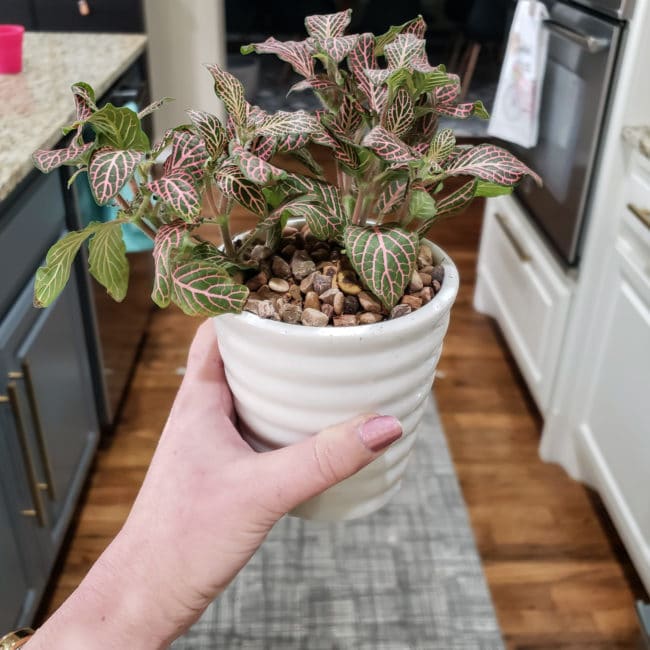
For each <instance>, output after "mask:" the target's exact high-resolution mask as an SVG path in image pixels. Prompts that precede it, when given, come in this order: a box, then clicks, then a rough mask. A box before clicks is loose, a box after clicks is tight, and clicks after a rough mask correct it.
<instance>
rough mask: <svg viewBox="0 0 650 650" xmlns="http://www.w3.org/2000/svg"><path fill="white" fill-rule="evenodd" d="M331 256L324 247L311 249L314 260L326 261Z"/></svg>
mask: <svg viewBox="0 0 650 650" xmlns="http://www.w3.org/2000/svg"><path fill="white" fill-rule="evenodd" d="M329 257H330V252H329V251H328V250H325V249H323V248H317V249H316V250H314V251H311V258H312V259H313V260H314V262H324V261H325V260H328V259H329Z"/></svg>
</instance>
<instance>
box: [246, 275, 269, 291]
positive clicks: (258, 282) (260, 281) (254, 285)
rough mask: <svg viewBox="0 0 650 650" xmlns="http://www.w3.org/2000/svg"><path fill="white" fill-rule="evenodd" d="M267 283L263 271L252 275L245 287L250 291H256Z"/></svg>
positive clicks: (266, 276)
mask: <svg viewBox="0 0 650 650" xmlns="http://www.w3.org/2000/svg"><path fill="white" fill-rule="evenodd" d="M268 281H269V277H268V275H266V273H264V271H260V272H259V273H258V274H257V275H254V276H253V277H252V278H251V279H250V280H249V281H248V282H247V283H246V286H247V287H248V288H249V289H250V290H251V291H257V290H258V289H259V288H260V287H261V286H263V285H265V284H266V283H267V282H268Z"/></svg>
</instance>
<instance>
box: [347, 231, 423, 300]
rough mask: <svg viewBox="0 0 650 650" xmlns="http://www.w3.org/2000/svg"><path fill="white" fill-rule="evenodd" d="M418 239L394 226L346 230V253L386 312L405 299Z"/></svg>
mask: <svg viewBox="0 0 650 650" xmlns="http://www.w3.org/2000/svg"><path fill="white" fill-rule="evenodd" d="M418 243H419V237H418V235H417V234H416V233H411V232H408V231H406V230H404V229H402V228H400V227H397V226H390V225H385V226H374V227H373V228H364V227H361V226H354V225H349V226H348V227H347V228H346V229H345V249H346V250H347V252H348V257H349V259H350V262H351V264H352V267H353V268H354V270H355V271H356V272H357V274H358V275H359V277H360V278H361V280H362V282H363V283H364V284H365V286H366V287H368V289H370V291H372V293H374V294H375V295H376V296H377V297H378V298H379V300H381V302H382V304H383V305H384V307H386V309H392V308H393V307H394V306H395V305H396V304H397V303H398V301H399V300H400V298H401V297H402V296H403V295H404V291H405V290H406V286H407V285H408V283H409V281H410V279H411V275H412V274H413V271H414V270H415V268H416V260H417V251H418Z"/></svg>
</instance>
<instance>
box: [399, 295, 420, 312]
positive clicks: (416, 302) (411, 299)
mask: <svg viewBox="0 0 650 650" xmlns="http://www.w3.org/2000/svg"><path fill="white" fill-rule="evenodd" d="M400 304H402V305H408V306H409V307H410V308H411V309H412V310H413V311H415V310H416V309H420V307H422V298H419V297H418V296H412V295H411V294H408V293H407V294H406V295H405V296H404V297H403V298H402V299H401V300H400Z"/></svg>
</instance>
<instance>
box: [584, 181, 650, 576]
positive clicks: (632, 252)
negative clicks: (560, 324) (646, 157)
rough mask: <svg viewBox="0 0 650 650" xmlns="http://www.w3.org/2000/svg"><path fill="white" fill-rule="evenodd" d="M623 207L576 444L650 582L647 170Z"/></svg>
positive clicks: (596, 316) (630, 188)
mask: <svg viewBox="0 0 650 650" xmlns="http://www.w3.org/2000/svg"><path fill="white" fill-rule="evenodd" d="M628 206H629V207H628ZM621 210H622V214H621V215H619V216H620V217H621V221H620V230H619V234H618V236H617V239H616V244H615V251H614V254H613V255H612V256H611V258H610V261H609V263H608V273H607V278H608V279H607V284H606V286H604V287H603V291H605V292H607V294H606V296H607V300H606V301H605V305H606V307H605V309H601V310H599V312H598V313H596V314H594V327H597V328H598V333H599V334H598V341H599V344H598V347H597V348H595V349H594V350H593V361H592V368H593V371H592V372H591V373H590V375H591V377H592V382H591V384H590V385H589V386H588V390H587V391H586V401H585V409H584V412H583V416H582V418H581V421H580V423H579V427H578V432H577V438H578V440H577V442H578V450H579V451H578V453H579V456H580V458H581V460H582V463H583V466H584V472H585V475H586V477H587V478H588V480H589V482H590V483H592V484H593V485H594V486H595V487H596V488H597V489H598V491H599V493H600V494H601V496H602V497H603V500H604V501H605V503H606V505H607V507H608V510H609V512H610V514H611V516H612V518H613V519H614V521H615V522H616V524H617V527H618V529H619V532H620V533H621V536H622V538H623V539H624V541H625V542H626V546H627V548H628V551H629V552H630V555H631V556H632V558H633V560H634V561H635V564H636V567H637V569H638V570H639V573H640V574H641V577H642V579H643V580H644V582H645V584H646V585H647V586H648V588H650V174H649V175H648V177H647V179H646V180H644V179H643V175H642V172H641V170H640V169H639V170H636V171H635V172H634V173H633V174H632V176H631V178H630V180H629V182H628V186H627V190H626V194H625V202H624V205H623V206H621ZM601 304H602V301H601Z"/></svg>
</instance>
